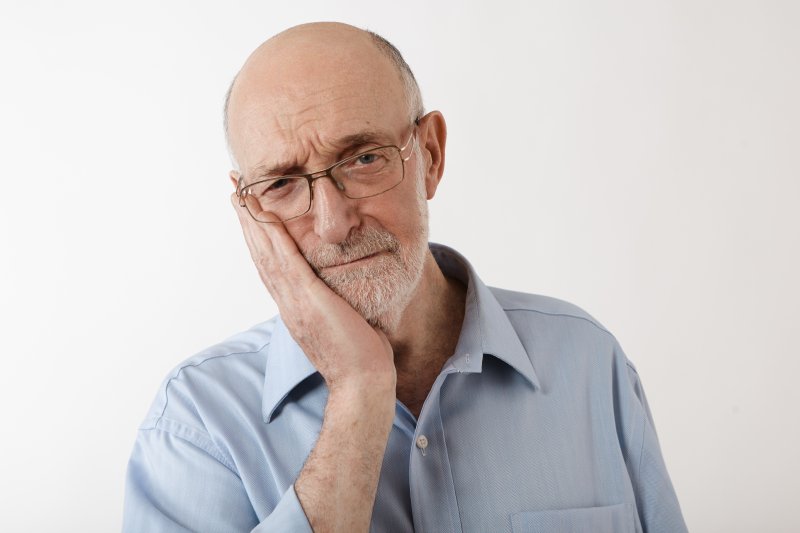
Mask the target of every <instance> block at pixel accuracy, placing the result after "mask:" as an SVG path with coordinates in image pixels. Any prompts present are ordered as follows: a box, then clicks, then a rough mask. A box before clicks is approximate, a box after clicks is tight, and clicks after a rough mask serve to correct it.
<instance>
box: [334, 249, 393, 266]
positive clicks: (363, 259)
mask: <svg viewBox="0 0 800 533" xmlns="http://www.w3.org/2000/svg"><path fill="white" fill-rule="evenodd" d="M384 252H385V250H379V251H377V252H374V253H371V254H369V255H365V256H363V257H359V258H358V259H353V260H351V261H344V262H342V263H336V264H335V265H328V266H326V267H322V270H327V269H331V268H339V267H344V266H353V265H358V264H360V263H365V262H367V261H370V260H371V259H374V258H376V257H378V256H379V255H381V254H383V253H384Z"/></svg>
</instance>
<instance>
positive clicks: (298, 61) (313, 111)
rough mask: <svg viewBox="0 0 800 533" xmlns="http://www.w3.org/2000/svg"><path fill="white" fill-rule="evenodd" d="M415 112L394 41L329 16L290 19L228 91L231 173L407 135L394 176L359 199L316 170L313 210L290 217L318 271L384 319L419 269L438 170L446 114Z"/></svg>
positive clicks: (275, 170) (295, 168) (343, 153)
mask: <svg viewBox="0 0 800 533" xmlns="http://www.w3.org/2000/svg"><path fill="white" fill-rule="evenodd" d="M421 113H422V103H421V98H420V97H419V89H418V88H417V85H416V81H415V80H414V77H413V74H411V71H410V69H408V66H407V65H406V64H405V62H404V61H403V60H402V57H400V55H399V53H398V52H397V50H396V49H395V48H394V47H393V46H392V45H391V44H389V43H388V42H387V41H385V40H383V39H382V38H380V37H377V36H376V35H374V34H371V33H369V32H365V31H363V30H359V29H357V28H353V27H352V26H347V25H344V24H336V23H317V24H306V25H302V26H297V27H294V28H291V29H289V30H286V31H285V32H282V33H280V34H278V35H276V36H275V37H273V38H271V39H270V40H268V41H267V42H265V43H264V44H262V45H261V46H260V47H259V48H258V49H257V50H256V51H255V52H253V54H252V55H251V56H250V57H249V58H248V60H247V62H246V63H245V65H244V66H243V67H242V69H241V71H240V72H239V74H238V75H237V77H236V79H235V81H234V83H233V85H232V87H231V90H230V91H229V95H228V98H227V99H226V128H227V136H228V142H229V147H230V150H231V155H232V158H233V159H234V162H235V165H236V167H237V169H236V170H235V171H232V173H231V179H232V181H233V182H234V184H236V183H237V182H238V181H239V179H240V178H241V180H242V182H243V183H244V184H249V183H253V182H254V181H257V180H259V179H264V178H265V177H276V176H280V175H287V174H298V173H309V172H314V171H317V170H320V169H323V168H326V167H328V166H330V165H331V164H333V163H335V162H336V161H338V160H340V159H343V158H345V157H348V156H351V155H353V154H357V153H360V152H362V151H364V150H368V149H370V148H374V147H376V146H382V145H394V146H398V147H402V146H403V145H404V143H405V141H406V140H407V139H409V137H411V136H412V135H413V137H414V141H413V142H412V143H410V146H409V147H408V148H406V152H405V153H404V154H403V155H404V157H408V160H407V161H406V162H405V163H404V165H405V178H404V179H403V181H402V182H401V183H400V184H399V185H398V186H397V187H395V188H393V189H391V190H389V191H387V192H385V193H383V194H381V195H379V196H375V197H371V198H363V199H358V200H354V199H350V198H348V197H347V196H345V194H343V192H342V191H340V190H339V189H338V188H337V187H336V185H335V184H334V183H333V182H332V181H331V180H330V179H320V180H317V181H315V182H314V186H313V203H312V205H311V209H310V211H309V212H308V213H306V214H305V215H303V216H301V217H299V218H296V219H293V220H289V221H287V222H286V223H285V225H286V228H287V230H288V231H289V234H290V235H291V236H292V238H293V239H294V240H295V242H296V243H297V245H298V247H299V249H300V251H301V252H302V253H303V254H304V255H305V257H306V258H307V260H308V261H309V263H310V264H311V266H312V267H313V268H314V269H315V270H316V272H317V273H318V275H319V276H320V277H321V278H322V279H323V280H324V281H326V283H327V284H328V285H329V286H330V287H331V288H332V289H334V291H336V292H337V293H338V294H340V295H341V296H342V297H344V298H345V299H346V300H347V301H348V302H349V303H350V304H351V305H353V307H355V308H356V309H357V310H358V311H359V312H361V314H362V315H364V316H365V318H367V319H368V320H369V321H371V322H372V323H373V324H377V325H381V326H384V327H387V328H391V327H392V326H393V323H394V322H395V321H396V320H397V319H398V318H399V313H401V312H402V310H403V309H404V308H405V306H406V304H407V303H408V300H409V298H411V296H412V294H413V292H414V290H415V288H416V287H417V285H418V284H419V282H420V280H421V278H422V272H423V266H424V263H425V261H426V260H427V259H428V258H429V254H428V252H427V229H428V228H427V204H426V200H428V199H430V198H431V197H433V194H434V193H435V191H436V187H437V185H438V182H439V179H440V178H441V175H442V170H443V163H444V142H445V136H446V133H445V125H444V120H443V118H442V116H441V114H439V113H436V112H434V113H431V114H429V115H426V116H425V117H420V114H421ZM417 119H420V120H419V123H418V125H417V124H416V123H415V121H416V120H417ZM345 192H346V191H345ZM366 256H370V257H366Z"/></svg>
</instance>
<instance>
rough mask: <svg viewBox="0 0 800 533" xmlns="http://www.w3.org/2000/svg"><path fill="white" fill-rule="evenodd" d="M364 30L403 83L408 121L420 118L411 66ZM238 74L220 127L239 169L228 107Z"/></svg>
mask: <svg viewBox="0 0 800 533" xmlns="http://www.w3.org/2000/svg"><path fill="white" fill-rule="evenodd" d="M364 31H366V32H367V34H369V36H370V37H371V38H372V43H373V44H374V45H375V47H376V48H377V49H378V50H380V51H381V53H382V54H383V55H384V56H386V57H387V58H388V59H389V60H390V61H391V62H392V65H394V67H395V70H397V73H398V74H399V75H400V80H401V81H402V83H403V92H405V95H406V104H407V106H408V115H409V117H408V119H409V122H416V121H418V120H419V119H420V118H422V115H424V114H425V107H424V106H423V104H422V92H421V91H420V90H419V84H418V83H417V79H416V78H415V77H414V73H413V72H412V71H411V67H409V66H408V63H406V60H405V59H403V55H402V54H401V53H400V50H398V49H397V47H396V46H395V45H393V44H392V43H390V42H389V41H388V40H386V39H385V38H383V37H381V36H380V35H378V34H377V33H375V32H374V31H370V30H364ZM238 76H239V75H238V74H237V75H236V76H234V77H233V80H231V84H230V85H229V86H228V90H227V91H226V93H225V104H224V107H223V110H222V127H223V128H224V130H225V143H226V145H227V147H228V155H229V156H230V159H231V163H233V166H234V168H235V169H236V170H239V166H238V163H237V162H236V158H235V157H234V156H233V150H232V149H231V138H230V130H229V127H228V126H229V119H228V109H229V108H230V103H231V93H232V92H233V87H234V85H235V84H236V78H237V77H238Z"/></svg>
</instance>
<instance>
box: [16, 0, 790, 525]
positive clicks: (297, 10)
mask: <svg viewBox="0 0 800 533" xmlns="http://www.w3.org/2000/svg"><path fill="white" fill-rule="evenodd" d="M320 19H322V20H325V19H327V20H341V21H346V22H350V23H353V24H356V25H359V26H366V27H368V28H370V29H373V30H376V31H378V32H379V33H382V34H384V35H385V36H386V37H388V38H389V39H390V40H392V41H393V42H394V43H395V44H396V45H397V46H398V47H399V48H400V49H401V51H402V52H403V53H404V54H405V56H406V58H407V60H408V62H409V63H410V65H411V66H412V68H413V69H414V70H415V73H416V74H417V77H418V79H419V81H420V84H421V87H422V90H423V95H424V97H425V101H426V105H427V107H428V108H429V109H440V110H441V111H442V112H443V113H444V115H445V117H446V118H447V120H448V124H449V129H450V130H449V131H450V137H449V144H448V148H449V150H448V159H447V168H446V172H445V180H444V182H443V184H442V187H441V188H440V190H439V194H438V196H437V197H436V199H435V200H434V201H433V202H432V205H431V210H432V218H431V225H432V239H433V240H435V241H439V242H444V243H447V244H450V245H452V246H454V247H456V248H457V249H459V250H460V251H462V252H463V253H464V254H465V255H466V256H467V257H468V258H470V259H471V260H472V261H473V263H474V264H475V266H476V268H477V269H478V272H479V273H481V275H482V277H483V279H484V281H486V282H487V283H489V284H492V285H498V286H502V287H507V288H514V289H518V290H525V291H530V292H537V293H543V294H548V295H552V296H557V297H560V298H564V299H567V300H570V301H572V302H574V303H577V304H578V305H580V306H582V307H584V308H585V309H587V310H588V311H589V312H590V313H592V314H593V315H594V316H595V317H597V318H598V319H599V320H600V321H601V322H603V323H604V324H605V325H606V326H607V327H608V328H610V329H611V330H612V331H613V332H615V334H616V336H617V337H618V338H619V339H620V341H621V343H622V345H623V346H624V347H625V349H626V352H627V353H628V355H629V357H630V358H631V359H632V360H633V361H634V363H635V364H636V365H637V367H638V369H639V371H640V374H641V376H642V379H643V382H644V384H645V388H646V390H647V393H648V396H649V399H650V403H651V407H652V410H653V413H654V416H655V419H656V423H657V427H658V430H659V435H660V439H661V444H662V447H663V452H664V455H665V458H666V461H667V464H668V466H669V469H670V473H671V475H672V480H673V482H674V485H675V487H676V490H677V492H678V495H679V498H680V501H681V503H682V506H683V510H684V513H685V517H686V520H687V522H688V525H689V527H690V529H691V530H692V531H700V532H752V531H769V532H782V531H786V532H788V531H798V530H800V529H798V528H800V515H798V513H797V511H796V506H797V498H798V495H800V460H799V459H798V450H800V427H799V426H800V423H799V422H798V420H800V417H799V416H798V414H797V408H798V406H800V392H799V391H800V387H798V374H800V364H798V356H800V346H799V343H798V341H797V333H798V326H797V322H798V318H800V312H798V301H799V300H800V282H798V276H797V273H798V272H800V253H799V252H798V247H799V246H800V244H799V243H800V215H799V214H798V203H799V201H800V187H799V186H798V180H800V163H799V162H798V159H799V155H800V126H799V124H800V104H799V103H798V102H799V100H800V99H799V98H798V95H800V72H799V70H800V67H799V65H800V59H798V58H799V57H800V54H799V53H798V52H800V31H798V27H800V4H799V3H797V2H792V1H786V2H776V1H765V0H758V1H755V0H754V1H752V2H743V1H716V2H715V1H703V0H692V1H688V0H686V1H670V2H668V1H662V2H641V1H633V0H631V1H610V0H606V1H589V0H587V1H583V2H579V1H559V2H499V1H491V2H474V3H463V2H452V3H444V2H437V3H434V2H413V1H411V2H409V1H397V2H393V3H391V4H388V3H387V4H382V3H376V2H374V1H350V2H322V1H319V2H301V1H289V2H249V3H248V2H214V3H212V2H197V1H193V2H189V1H186V2H142V1H139V2H129V3H125V4H117V3H115V2H99V1H98V2H86V1H83V2H37V1H25V2H22V1H9V0H3V2H2V7H1V8H0V76H2V83H1V84H0V91H1V92H0V157H2V160H1V161H2V163H1V164H2V167H1V170H2V187H1V188H0V222H1V224H0V254H2V256H0V258H1V259H2V261H1V262H0V268H1V269H2V272H1V274H2V275H1V276H0V305H2V311H1V312H2V317H0V318H1V320H0V328H2V329H0V334H1V335H2V339H1V342H2V343H1V344H0V346H1V347H2V367H1V370H0V410H2V412H1V413H0V414H1V415H2V421H1V422H0V424H1V426H0V427H2V438H1V439H0V446H1V447H2V448H1V449H0V487H2V495H0V530H2V531H7V532H16V531H25V532H31V531H34V532H38V531H80V532H105V531H116V530H119V527H120V520H121V512H122V496H123V479H124V472H125V467H126V461H127V458H128V454H129V453H130V450H131V447H132V444H133V441H134V438H135V433H136V428H137V426H138V424H139V422H140V421H141V420H142V418H143V416H144V414H145V412H146V410H147V408H148V406H149V404H150V402H151V400H152V399H153V397H154V395H155V393H156V390H157V388H158V386H159V384H160V382H161V380H162V378H163V377H164V376H166V375H167V373H168V372H169V371H170V369H171V368H172V367H173V366H175V365H176V364H178V363H179V362H180V361H181V360H182V359H184V358H186V357H188V356H190V355H191V354H193V353H195V352H197V351H199V350H201V349H203V348H204V347H206V346H208V345H210V344H213V343H216V342H218V341H219V340H221V339H223V338H225V337H227V336H228V335H230V334H233V333H235V332H237V331H239V330H242V329H245V328H247V327H249V326H250V325H252V324H254V323H256V322H260V321H262V320H264V319H266V318H268V317H269V316H271V315H272V314H273V313H274V312H275V306H274V305H273V303H272V302H271V301H270V299H269V298H268V296H267V294H266V291H265V290H264V289H263V288H262V287H261V286H260V283H259V281H258V279H257V276H256V273H255V269H254V268H253V267H252V265H251V264H250V262H249V256H248V253H247V250H246V247H245V244H244V241H243V239H242V238H241V235H240V231H239V228H238V225H237V222H236V219H235V216H234V213H233V211H232V209H231V207H230V205H229V201H228V195H229V193H230V184H229V182H228V179H227V177H226V172H227V170H228V168H229V165H228V161H227V155H226V152H225V147H224V144H223V136H222V130H221V107H222V100H223V95H224V92H225V90H226V88H227V85H228V83H229V81H230V80H231V78H232V76H233V75H234V74H235V72H236V71H237V70H238V68H239V66H240V65H241V63H242V62H243V61H244V59H245V58H246V56H247V55H248V54H249V52H250V51H251V50H252V49H253V48H255V47H256V46H257V45H258V44H259V43H260V42H261V41H262V40H264V39H265V38H267V37H268V36H270V35H271V34H273V33H275V32H277V31H279V30H281V29H284V28H285V27H287V26H289V25H293V24H296V23H300V22H305V21H311V20H320Z"/></svg>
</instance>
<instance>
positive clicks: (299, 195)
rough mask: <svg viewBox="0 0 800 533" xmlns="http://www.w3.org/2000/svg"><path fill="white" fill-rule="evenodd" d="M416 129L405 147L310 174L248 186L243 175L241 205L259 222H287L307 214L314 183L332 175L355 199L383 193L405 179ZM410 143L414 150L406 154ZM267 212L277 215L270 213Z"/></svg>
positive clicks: (374, 152)
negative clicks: (404, 153)
mask: <svg viewBox="0 0 800 533" xmlns="http://www.w3.org/2000/svg"><path fill="white" fill-rule="evenodd" d="M415 132H416V126H415V128H414V130H413V131H412V132H411V136H410V137H409V138H408V141H406V143H405V144H404V145H403V146H402V147H398V146H395V145H387V146H379V147H377V148H371V149H369V150H366V151H364V152H360V153H358V154H355V155H352V156H350V157H347V158H345V159H342V160H341V161H339V162H337V163H334V164H333V165H331V166H329V167H328V168H326V169H323V170H318V171H316V172H311V173H310V174H292V175H289V176H279V177H277V178H268V179H264V180H259V181H256V182H255V183H251V184H249V185H244V176H239V185H238V187H237V190H236V195H237V196H238V197H239V205H240V206H242V207H246V208H247V212H248V213H250V216H251V217H253V218H254V219H255V220H257V221H258V222H265V223H275V222H276V220H275V219H274V217H275V216H276V217H278V219H279V220H280V221H281V222H286V221H287V220H291V219H293V218H297V217H300V216H302V215H305V214H306V213H308V211H309V210H310V209H311V202H312V200H313V199H314V182H315V181H316V180H319V179H322V178H330V179H331V180H332V181H333V183H335V184H336V188H337V189H339V190H340V191H342V193H344V195H345V196H346V197H347V198H351V199H354V200H355V199H359V198H371V197H373V196H378V195H379V194H383V193H385V192H386V191H389V190H391V189H394V188H395V187H397V186H398V185H400V183H401V182H402V181H403V178H404V177H405V165H404V163H405V162H406V161H408V160H409V159H410V158H411V153H412V151H413V149H414V145H413V143H412V141H415V139H416V136H415ZM409 144H410V145H411V150H410V151H409V153H408V155H407V156H406V157H403V152H404V151H405V150H406V148H408V146H409ZM268 213H271V214H272V215H274V216H272V217H270V216H267V214H268Z"/></svg>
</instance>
